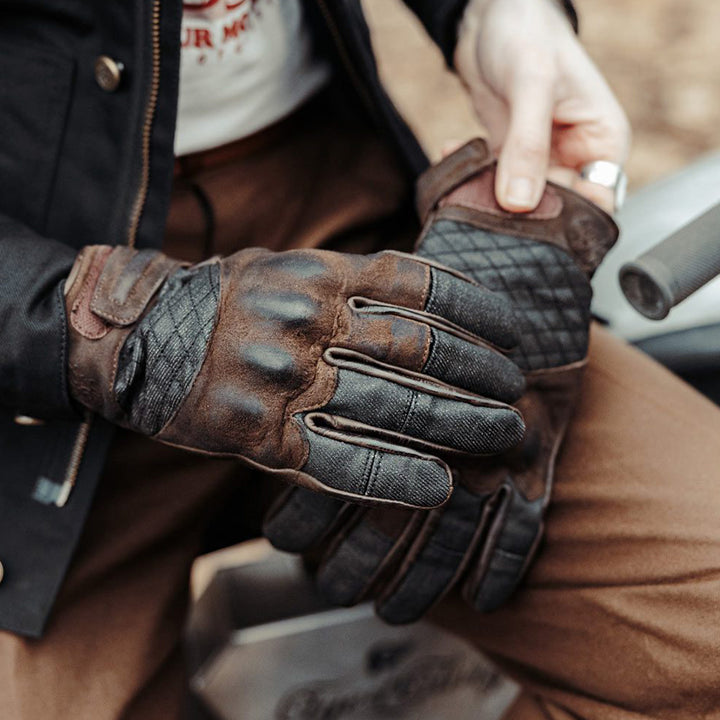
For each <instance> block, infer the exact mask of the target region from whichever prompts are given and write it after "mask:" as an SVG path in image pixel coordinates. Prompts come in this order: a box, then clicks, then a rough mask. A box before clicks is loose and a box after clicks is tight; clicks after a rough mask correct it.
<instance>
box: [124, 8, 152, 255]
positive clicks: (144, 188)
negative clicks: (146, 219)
mask: <svg viewBox="0 0 720 720" xmlns="http://www.w3.org/2000/svg"><path fill="white" fill-rule="evenodd" d="M159 89H160V0H153V4H152V79H151V81H150V95H149V97H148V101H147V105H146V106H145V121H144V123H143V129H142V170H141V173H140V185H139V186H138V191H137V195H136V196H135V202H134V204H133V209H132V213H131V214H130V225H129V227H128V241H127V244H128V246H129V247H134V246H135V239H136V237H137V231H138V227H139V226H140V217H141V215H142V211H143V208H144V207H145V200H146V199H147V194H148V186H149V185H150V135H151V133H152V125H153V120H154V119H155V109H156V108H157V101H158V91H159Z"/></svg>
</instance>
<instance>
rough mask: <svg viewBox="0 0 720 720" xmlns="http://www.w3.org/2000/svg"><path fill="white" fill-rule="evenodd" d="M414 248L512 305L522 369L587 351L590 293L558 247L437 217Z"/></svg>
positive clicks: (554, 364) (556, 362) (517, 356)
mask: <svg viewBox="0 0 720 720" xmlns="http://www.w3.org/2000/svg"><path fill="white" fill-rule="evenodd" d="M418 252H419V254H420V255H423V256H425V257H428V258H430V259H432V260H435V261H437V262H439V263H443V264H445V265H449V266H450V267H453V268H456V269H457V270H460V271H461V272H464V273H466V274H467V275H469V276H470V277H472V278H473V279H475V280H476V281H477V282H479V283H481V284H482V285H484V286H485V287H487V288H489V289H490V290H493V291H494V292H497V293H498V294H500V295H502V296H503V297H505V298H506V299H507V300H509V301H510V302H511V303H512V304H513V306H514V307H515V309H516V312H517V317H518V324H519V327H520V335H521V342H520V345H519V347H518V348H517V349H516V351H515V353H514V359H515V361H516V362H517V363H518V364H519V365H520V366H521V367H522V368H523V369H525V370H536V369H541V368H548V367H558V366H561V365H566V364H568V363H572V362H575V361H577V360H580V359H582V358H583V357H585V355H586V354H587V344H588V323H589V320H590V300H591V297H592V291H591V289H590V284H589V282H588V281H587V278H586V277H585V274H584V273H583V272H582V270H581V269H580V268H579V267H578V266H577V265H576V264H575V262H574V261H573V259H572V258H571V257H570V255H568V253H566V252H564V251H563V250H562V249H560V248H557V247H555V246H553V245H548V244H545V243H540V242H537V241H534V240H529V239H526V238H518V237H513V236H511V235H503V234H499V233H493V232H485V231H482V230H479V229H478V228H476V227H474V226H472V225H469V224H467V223H461V222H457V221H454V220H440V221H438V222H436V223H434V224H433V225H432V227H431V228H430V229H429V230H428V232H427V234H426V235H425V237H424V239H423V243H422V246H421V247H420V249H419V250H418Z"/></svg>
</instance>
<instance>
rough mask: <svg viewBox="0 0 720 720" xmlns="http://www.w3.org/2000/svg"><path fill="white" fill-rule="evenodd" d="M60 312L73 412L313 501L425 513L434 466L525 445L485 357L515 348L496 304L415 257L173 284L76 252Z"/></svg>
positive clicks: (308, 258)
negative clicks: (302, 492) (225, 460)
mask: <svg viewBox="0 0 720 720" xmlns="http://www.w3.org/2000/svg"><path fill="white" fill-rule="evenodd" d="M66 303H67V310H68V316H69V326H70V332H69V369H68V378H69V384H70V389H71V393H72V395H73V397H74V398H75V399H76V400H77V401H78V402H79V403H81V404H82V405H84V406H86V407H88V408H90V409H91V410H93V411H95V412H97V413H99V414H101V415H102V416H104V417H105V418H108V419H109V420H111V421H113V422H115V423H118V424H121V425H123V426H125V427H128V428H130V429H132V430H135V431H137V432H140V433H142V434H145V435H148V436H152V437H153V438H156V439H158V440H161V441H163V442H166V443H169V444H172V445H176V446H180V447H184V448H187V449H192V450H198V451H201V452H204V453H207V454H211V455H222V456H232V457H237V458H239V459H241V460H244V461H245V462H246V463H248V464H250V465H252V466H254V467H258V468H262V469H264V470H270V471H273V472H276V473H277V474H278V475H279V476H280V477H281V478H283V479H285V480H288V481H290V482H293V483H297V484H298V485H302V486H304V487H307V488H310V489H312V490H317V491H322V492H326V493H329V494H331V495H334V496H337V497H341V498H343V499H348V500H366V501H367V500H373V501H378V502H387V503H390V504H394V505H398V506H407V507H413V508H430V507H435V506H438V505H441V504H442V503H444V502H445V501H446V500H447V498H448V497H449V495H450V492H451V487H452V482H451V481H452V478H451V473H450V470H449V468H448V466H447V464H446V463H445V461H444V460H442V459H440V457H441V456H444V455H445V453H447V452H452V451H464V452H471V453H481V454H492V453H497V452H502V451H505V450H507V449H508V448H510V447H513V446H514V445H516V444H517V443H518V442H519V441H520V439H521V438H522V434H523V431H524V426H523V422H522V418H521V415H520V413H519V412H518V411H517V410H515V409H514V408H512V407H510V406H508V405H506V404H505V403H504V402H502V401H504V400H513V399H514V398H516V397H517V396H518V395H519V394H520V392H521V391H522V387H523V378H522V374H521V373H520V371H519V369H518V368H517V367H516V366H515V364H514V363H512V362H511V361H510V360H508V359H507V357H505V356H504V355H503V354H502V353H501V352H500V351H498V350H497V349H496V348H500V347H502V348H510V347H512V346H513V345H514V344H515V341H516V338H515V331H514V325H513V323H514V320H513V313H512V309H511V307H510V305H509V303H507V302H506V301H505V300H503V299H501V298H499V297H497V296H495V295H494V294H493V293H491V292H489V291H487V290H485V289H484V288H481V287H480V286H478V285H476V284H475V283H474V282H472V281H468V280H467V279H466V278H464V277H463V276H462V275H461V274H460V273H458V272H456V271H451V270H447V269H442V268H440V267H438V266H436V265H433V264H432V263H430V262H428V261H425V260H420V259H417V258H414V257H412V256H410V255H403V254H401V253H392V252H384V253H380V254H377V255H371V256H366V257H364V256H354V255H344V254H340V253H334V252H329V251H320V250H308V251H304V250H302V251H301V250H297V251H288V252H281V253H273V252H270V251H267V250H261V249H248V250H243V251H241V252H238V253H236V254H234V255H232V256H230V257H228V258H226V259H213V260H210V261H207V262H205V263H201V264H199V265H196V266H194V267H184V266H182V265H181V264H180V263H178V262H176V261H174V260H171V259H169V258H168V257H166V256H165V255H163V254H162V253H160V252H156V251H151V250H142V251H136V250H133V249H130V248H125V247H118V248H111V247H107V246H89V247H86V248H85V249H84V250H83V251H82V252H81V254H80V255H79V256H78V259H77V261H76V263H75V265H74V268H73V271H72V273H71V276H70V277H69V278H68V281H67V283H66ZM481 338H482V339H481ZM490 398H496V399H490Z"/></svg>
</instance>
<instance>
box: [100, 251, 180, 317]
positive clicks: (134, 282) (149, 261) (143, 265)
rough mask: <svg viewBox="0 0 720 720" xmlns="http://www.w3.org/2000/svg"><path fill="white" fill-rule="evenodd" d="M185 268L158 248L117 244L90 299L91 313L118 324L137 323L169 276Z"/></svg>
mask: <svg viewBox="0 0 720 720" xmlns="http://www.w3.org/2000/svg"><path fill="white" fill-rule="evenodd" d="M180 267H182V263H180V262H178V261H176V260H171V259H170V258H168V257H167V256H166V255H163V254H162V253H161V252H158V251H157V250H134V249H133V248H129V247H116V248H114V249H113V250H112V252H111V253H110V254H109V256H108V258H107V261H106V262H105V266H104V267H103V270H102V272H101V274H100V277H99V278H98V281H97V284H96V285H95V290H94V292H93V295H92V299H91V301H90V310H91V311H92V313H93V314H94V315H96V316H98V317H99V318H101V319H102V320H104V321H105V322H107V323H109V324H111V325H114V326H115V327H127V326H128V325H132V324H133V323H136V322H137V321H138V319H139V318H140V316H141V315H142V314H143V312H144V311H145V309H146V308H147V306H148V304H149V302H150V300H151V299H152V298H153V297H154V296H155V294H156V293H157V291H158V290H159V289H160V287H161V285H162V284H163V283H164V282H165V280H166V279H167V278H168V276H169V275H171V274H172V273H173V272H175V271H176V270H178V269H179V268H180Z"/></svg>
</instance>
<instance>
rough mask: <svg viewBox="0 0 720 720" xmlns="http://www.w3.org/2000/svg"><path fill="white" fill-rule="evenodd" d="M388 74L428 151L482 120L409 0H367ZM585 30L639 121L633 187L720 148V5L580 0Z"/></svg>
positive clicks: (711, 0)
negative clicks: (407, 5)
mask: <svg viewBox="0 0 720 720" xmlns="http://www.w3.org/2000/svg"><path fill="white" fill-rule="evenodd" d="M363 1H364V5H365V6H366V10H367V12H368V16H369V19H370V22H371V26H372V30H373V39H374V42H375V45H376V50H377V53H378V55H379V59H380V64H381V72H382V74H383V76H384V78H385V80H386V82H387V84H388V87H389V88H390V90H391V94H392V95H393V97H394V98H395V100H396V102H397V104H398V106H399V107H400V109H401V110H402V112H403V114H404V115H405V116H406V118H407V119H408V120H409V121H410V123H411V125H412V126H413V127H414V129H415V130H416V132H418V134H419V136H420V138H421V140H422V142H423V143H424V144H425V146H426V148H427V149H428V151H429V153H430V154H431V156H433V157H437V155H438V153H439V149H440V147H441V146H442V143H443V141H444V140H446V139H449V138H457V139H459V140H462V139H465V138H468V137H470V136H472V135H473V134H475V133H477V131H478V127H479V126H478V125H477V123H476V121H475V120H474V118H473V115H472V110H471V108H470V107H469V104H468V102H467V100H466V99H465V97H464V94H463V92H462V90H461V88H460V85H459V83H458V82H457V80H456V79H455V78H454V77H453V76H452V75H451V74H450V73H448V72H446V71H445V70H444V68H443V61H442V58H441V56H440V54H439V53H438V52H437V51H436V50H435V48H434V47H432V46H431V45H430V43H429V41H428V40H427V37H426V35H425V34H424V32H423V30H422V28H421V26H420V25H419V23H418V22H417V21H416V20H415V18H414V17H413V16H412V15H411V14H410V13H409V12H408V11H407V10H406V9H405V8H404V7H402V3H401V2H400V0H363ZM576 5H577V8H578V11H579V14H580V22H581V37H582V39H583V41H584V43H585V46H586V47H587V49H588V51H589V52H590V54H591V55H592V57H593V58H594V59H595V61H596V63H597V64H598V65H599V67H600V68H601V69H602V71H603V72H604V74H605V76H606V77H607V78H608V80H609V82H610V84H611V86H612V87H613V89H614V90H615V92H616V94H617V95H618V97H619V99H620V101H621V102H622V104H623V105H624V107H625V109H626V111H627V113H628V116H629V117H630V121H631V123H632V125H633V131H634V143H633V150H632V153H631V156H630V160H629V163H628V168H627V170H628V175H629V178H630V182H631V186H635V187H638V186H640V185H644V184H645V183H647V182H649V181H651V180H653V179H655V178H657V177H660V176H662V175H665V174H667V173H670V172H672V171H673V170H675V169H677V168H679V167H682V166H683V165H685V164H686V163H688V162H689V161H690V160H692V159H693V158H695V157H698V156H700V155H702V154H704V153H707V152H709V151H711V150H717V149H720V42H719V41H718V30H719V29H720V2H717V1H716V0H576Z"/></svg>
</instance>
